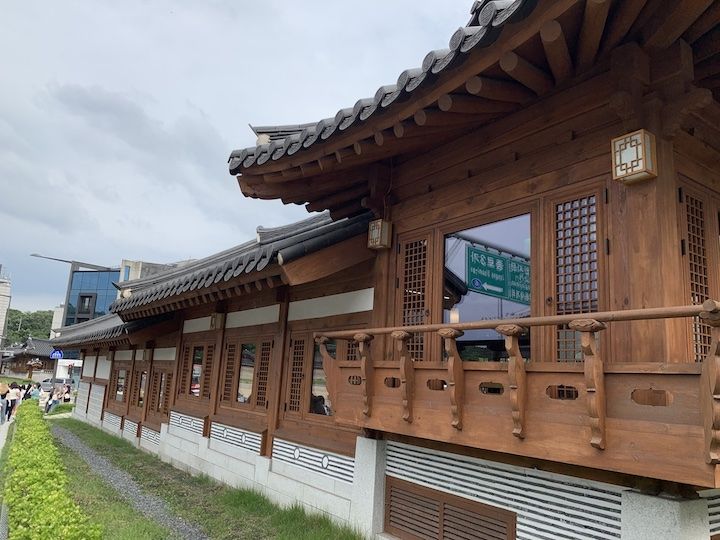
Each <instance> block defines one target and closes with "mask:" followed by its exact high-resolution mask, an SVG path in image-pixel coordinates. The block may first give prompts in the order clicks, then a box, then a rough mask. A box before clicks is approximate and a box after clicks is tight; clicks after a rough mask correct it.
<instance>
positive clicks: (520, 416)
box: [495, 324, 527, 439]
mask: <svg viewBox="0 0 720 540" xmlns="http://www.w3.org/2000/svg"><path fill="white" fill-rule="evenodd" d="M526 330H527V329H526V328H524V327H522V326H519V325H517V324H501V325H500V326H498V327H497V328H496V329H495V331H496V332H497V333H498V334H502V335H503V336H505V350H506V351H507V353H508V357H509V358H508V379H510V405H511V407H512V418H513V435H515V436H516V437H517V438H518V439H524V438H525V409H526V403H527V375H526V374H525V359H524V358H523V357H522V354H521V353H520V335H521V334H523V333H524V332H525V331H526Z"/></svg>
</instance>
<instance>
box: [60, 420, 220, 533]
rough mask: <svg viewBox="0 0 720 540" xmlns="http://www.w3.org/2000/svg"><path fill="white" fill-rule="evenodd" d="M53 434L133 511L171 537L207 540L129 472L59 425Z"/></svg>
mask: <svg viewBox="0 0 720 540" xmlns="http://www.w3.org/2000/svg"><path fill="white" fill-rule="evenodd" d="M52 433H53V435H54V436H55V438H56V439H58V441H60V442H61V443H62V444H63V446H66V447H68V448H69V449H70V450H72V451H74V452H75V453H77V455H78V456H80V457H81V458H82V459H83V461H85V463H87V464H88V466H89V467H90V469H91V470H92V471H93V472H94V473H96V474H98V475H100V476H101V477H102V478H104V479H105V482H107V484H108V486H110V487H111V488H113V489H114V490H115V491H117V492H118V494H119V495H120V496H121V497H122V498H123V499H126V500H127V501H128V502H129V503H130V504H132V505H133V506H134V507H135V509H136V510H138V511H139V512H140V513H141V514H143V515H145V516H146V517H148V518H150V519H152V520H154V521H156V522H157V523H159V524H160V525H162V526H163V527H167V528H168V529H170V531H172V533H173V534H174V536H173V538H183V539H187V540H206V539H208V537H207V536H206V535H205V534H204V533H203V532H202V530H201V529H200V527H198V526H197V525H194V524H192V523H188V522H187V521H185V520H184V519H182V518H180V517H178V516H176V515H174V514H173V513H172V512H171V511H170V509H169V508H168V506H167V504H165V501H163V500H162V499H160V498H159V497H156V496H154V495H148V494H147V493H144V492H143V491H142V489H141V488H140V486H139V485H138V484H137V482H135V480H133V479H132V477H131V476H130V475H129V474H128V473H126V472H125V471H122V470H120V469H118V468H117V467H115V466H114V465H113V464H112V463H110V462H109V461H108V460H107V459H105V458H104V457H102V456H100V455H98V453H97V452H95V451H94V450H93V449H92V448H90V447H88V446H87V445H86V444H85V443H84V442H82V441H81V440H80V439H79V438H78V437H76V436H75V435H74V434H72V433H71V432H69V431H68V430H66V429H63V428H61V427H58V426H52Z"/></svg>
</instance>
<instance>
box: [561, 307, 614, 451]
mask: <svg viewBox="0 0 720 540" xmlns="http://www.w3.org/2000/svg"><path fill="white" fill-rule="evenodd" d="M568 326H569V327H570V328H571V329H572V330H575V331H576V332H580V347H581V348H582V353H583V359H584V360H585V388H586V390H587V397H588V401H587V407H588V416H589V417H590V444H591V445H592V446H594V447H595V448H597V449H599V450H605V411H606V403H605V367H604V365H603V360H602V358H601V357H600V355H599V353H598V343H597V332H599V331H601V330H604V329H605V328H606V326H605V323H601V322H599V321H596V320H595V319H577V320H575V321H572V322H571V323H570V324H569V325H568Z"/></svg>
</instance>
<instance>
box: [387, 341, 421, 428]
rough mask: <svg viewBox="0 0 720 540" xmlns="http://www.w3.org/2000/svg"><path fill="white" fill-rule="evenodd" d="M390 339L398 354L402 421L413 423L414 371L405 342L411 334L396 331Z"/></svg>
mask: <svg viewBox="0 0 720 540" xmlns="http://www.w3.org/2000/svg"><path fill="white" fill-rule="evenodd" d="M390 335H391V337H392V338H393V339H394V340H395V347H396V349H397V351H398V352H399V353H400V394H401V396H402V405H403V416H402V418H403V420H405V421H406V422H408V423H411V422H412V421H413V408H412V404H413V394H414V393H415V372H414V371H415V370H414V366H413V360H412V358H411V357H410V351H408V346H407V342H408V341H409V340H410V339H411V338H412V334H411V333H409V332H405V331H403V330H396V331H395V332H393V333H392V334H390Z"/></svg>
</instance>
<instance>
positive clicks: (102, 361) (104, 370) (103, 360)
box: [95, 356, 112, 379]
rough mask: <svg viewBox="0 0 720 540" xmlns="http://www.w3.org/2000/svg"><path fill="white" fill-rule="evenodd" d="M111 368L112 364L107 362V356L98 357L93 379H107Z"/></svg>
mask: <svg viewBox="0 0 720 540" xmlns="http://www.w3.org/2000/svg"><path fill="white" fill-rule="evenodd" d="M111 366H112V364H111V363H110V360H108V358H107V356H98V357H97V368H96V369H95V377H97V378H98V379H109V378H110V367H111Z"/></svg>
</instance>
